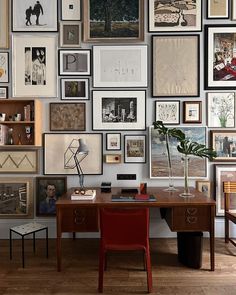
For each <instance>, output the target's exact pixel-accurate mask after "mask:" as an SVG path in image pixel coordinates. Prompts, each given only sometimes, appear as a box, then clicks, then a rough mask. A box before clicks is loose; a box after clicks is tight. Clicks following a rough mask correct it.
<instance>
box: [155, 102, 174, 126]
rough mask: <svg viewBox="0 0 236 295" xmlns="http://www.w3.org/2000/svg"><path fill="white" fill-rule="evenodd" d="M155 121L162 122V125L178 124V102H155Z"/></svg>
mask: <svg viewBox="0 0 236 295" xmlns="http://www.w3.org/2000/svg"><path fill="white" fill-rule="evenodd" d="M155 120H156V121H162V122H163V124H179V123H180V101H179V100H172V101H166V100H165V101H164V100H156V101H155Z"/></svg>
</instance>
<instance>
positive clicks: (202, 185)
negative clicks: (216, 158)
mask: <svg viewBox="0 0 236 295" xmlns="http://www.w3.org/2000/svg"><path fill="white" fill-rule="evenodd" d="M196 189H197V190H198V191H199V192H201V193H203V194H204V195H205V196H206V197H207V198H213V196H212V183H211V181H209V180H197V181H196Z"/></svg>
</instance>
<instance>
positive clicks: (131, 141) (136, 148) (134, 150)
mask: <svg viewBox="0 0 236 295" xmlns="http://www.w3.org/2000/svg"><path fill="white" fill-rule="evenodd" d="M124 163H146V135H133V134H132V135H125V136H124Z"/></svg>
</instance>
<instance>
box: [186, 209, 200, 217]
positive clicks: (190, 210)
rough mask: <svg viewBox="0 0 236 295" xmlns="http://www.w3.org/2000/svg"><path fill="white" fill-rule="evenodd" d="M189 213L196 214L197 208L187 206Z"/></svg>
mask: <svg viewBox="0 0 236 295" xmlns="http://www.w3.org/2000/svg"><path fill="white" fill-rule="evenodd" d="M186 211H187V214H188V215H196V214H197V211H198V210H197V208H187V210H186Z"/></svg>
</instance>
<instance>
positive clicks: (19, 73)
mask: <svg viewBox="0 0 236 295" xmlns="http://www.w3.org/2000/svg"><path fill="white" fill-rule="evenodd" d="M56 49H57V37H56V35H55V34H50V35H49V34H47V35H44V34H34V35H29V34H28V35H26V34H25V35H21V34H19V35H18V34H17V35H14V36H13V49H12V50H13V62H12V65H13V66H12V76H13V96H15V97H56V96H57V79H56V77H57V58H56Z"/></svg>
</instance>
